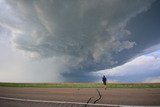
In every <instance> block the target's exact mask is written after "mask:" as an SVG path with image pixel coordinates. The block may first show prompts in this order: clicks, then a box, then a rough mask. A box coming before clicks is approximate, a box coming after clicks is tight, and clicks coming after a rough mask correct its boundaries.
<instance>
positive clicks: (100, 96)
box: [94, 89, 102, 104]
mask: <svg viewBox="0 0 160 107" xmlns="http://www.w3.org/2000/svg"><path fill="white" fill-rule="evenodd" d="M96 90H97V92H98V95H99V98H98V99H96V100H95V101H94V104H95V103H97V102H98V101H99V100H101V98H102V95H101V93H100V91H99V90H98V89H96Z"/></svg>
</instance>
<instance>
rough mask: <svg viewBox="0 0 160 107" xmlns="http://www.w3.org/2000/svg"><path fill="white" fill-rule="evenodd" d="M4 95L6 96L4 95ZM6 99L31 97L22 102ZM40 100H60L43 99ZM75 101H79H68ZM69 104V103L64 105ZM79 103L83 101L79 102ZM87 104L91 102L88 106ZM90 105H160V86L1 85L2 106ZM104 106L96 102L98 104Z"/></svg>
mask: <svg viewBox="0 0 160 107" xmlns="http://www.w3.org/2000/svg"><path fill="white" fill-rule="evenodd" d="M2 97H4V98H2ZM5 98H17V99H30V100H33V101H19V100H13V99H12V100H11V99H5ZM41 101H61V102H62V103H60V102H57V103H56V102H55V103H53V102H41ZM67 102H76V103H77V104H76V103H73V104H72V103H67ZM65 103H67V104H65ZM78 103H80V104H78ZM87 103H88V105H87ZM90 104H93V105H94V104H116V105H143V106H145V105H148V106H160V89H106V90H105V89H104V88H99V89H94V88H81V89H78V88H7V87H0V107H22V106H23V107H28V106H29V107H50V106H51V107H71V106H72V107H91V106H93V105H90ZM98 106H100V107H102V106H103V107H104V106H105V105H96V107H98Z"/></svg>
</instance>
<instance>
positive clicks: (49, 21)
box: [0, 0, 155, 77]
mask: <svg viewBox="0 0 160 107" xmlns="http://www.w3.org/2000/svg"><path fill="white" fill-rule="evenodd" d="M152 2H153V0H134V1H132V0H101V1H99V0H92V2H91V1H89V0H47V1H45V0H8V1H7V2H5V1H3V3H4V4H5V5H6V6H8V7H4V8H3V10H5V11H6V12H3V13H0V15H1V16H3V17H0V18H1V19H0V20H1V22H0V26H1V27H3V28H6V29H9V30H10V32H11V33H12V44H13V45H14V46H15V47H16V48H17V49H20V50H23V51H25V52H28V53H30V54H31V57H33V58H40V59H45V58H53V57H56V58H57V59H58V58H59V59H61V60H62V58H63V60H62V63H65V64H62V65H63V66H64V65H65V66H67V68H68V69H67V70H66V69H65V70H66V71H67V72H68V71H75V72H77V73H82V74H84V73H85V72H83V71H97V70H102V69H106V68H109V67H114V66H117V65H120V64H122V63H125V62H126V61H127V60H129V59H131V58H132V57H133V56H135V55H137V53H135V52H136V51H135V52H134V51H132V49H133V50H134V49H135V47H136V46H137V45H138V46H139V45H141V44H140V43H141V42H142V40H141V39H140V40H141V41H138V40H135V39H132V38H134V37H135V38H138V37H137V35H132V32H130V31H129V30H128V29H127V24H128V22H129V21H130V20H131V19H132V18H134V17H135V16H137V15H138V14H140V13H142V12H144V11H147V10H148V8H149V7H150V5H151V3H152ZM131 36H134V37H131ZM145 36H146V35H141V37H140V38H144V37H145ZM149 39H150V38H149ZM154 39H155V38H153V39H152V40H153V41H152V42H154ZM148 42H149V41H148ZM137 43H138V44H137ZM143 45H145V44H143ZM136 50H139V53H141V52H143V50H144V47H140V48H136ZM128 53H129V55H128ZM122 56H123V58H120V57H122ZM65 70H64V71H65ZM75 72H74V73H73V75H70V76H72V77H73V76H74V75H76V73H75ZM82 76H84V75H82Z"/></svg>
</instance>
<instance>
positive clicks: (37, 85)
mask: <svg viewBox="0 0 160 107" xmlns="http://www.w3.org/2000/svg"><path fill="white" fill-rule="evenodd" d="M0 87H22V88H23V87H35V88H104V87H105V86H104V85H103V84H102V83H0ZM106 87H107V88H160V83H107V85H106Z"/></svg>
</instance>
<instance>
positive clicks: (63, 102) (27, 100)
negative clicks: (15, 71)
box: [0, 97, 159, 107]
mask: <svg viewBox="0 0 160 107" xmlns="http://www.w3.org/2000/svg"><path fill="white" fill-rule="evenodd" d="M0 99H4V100H13V101H23V102H38V103H60V104H77V105H86V104H87V105H90V106H112V107H113V106H114V107H117V106H118V107H144V106H134V105H116V104H93V103H82V102H67V101H47V100H32V99H20V98H13V97H12V98H11V97H0ZM145 107H146V106H145ZM148 107H159V106H148Z"/></svg>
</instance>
